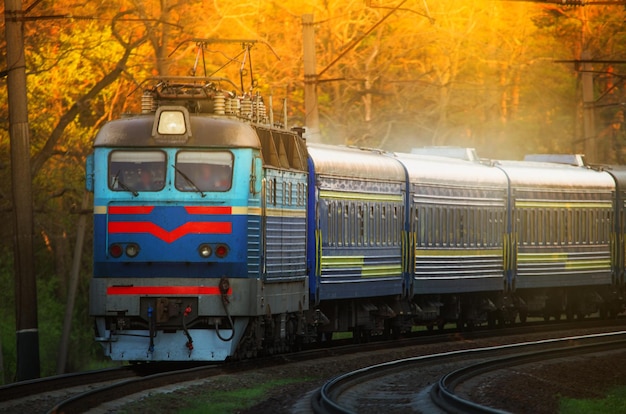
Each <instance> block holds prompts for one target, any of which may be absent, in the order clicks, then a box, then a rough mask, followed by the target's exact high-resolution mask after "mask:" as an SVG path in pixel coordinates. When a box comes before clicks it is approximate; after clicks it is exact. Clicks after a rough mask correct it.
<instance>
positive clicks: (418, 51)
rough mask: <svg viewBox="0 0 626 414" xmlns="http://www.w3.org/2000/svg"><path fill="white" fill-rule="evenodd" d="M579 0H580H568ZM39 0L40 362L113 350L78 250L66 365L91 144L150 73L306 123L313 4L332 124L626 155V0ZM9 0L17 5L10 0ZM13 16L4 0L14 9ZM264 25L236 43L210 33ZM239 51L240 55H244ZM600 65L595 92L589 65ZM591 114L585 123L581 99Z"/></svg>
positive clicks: (6, 217)
mask: <svg viewBox="0 0 626 414" xmlns="http://www.w3.org/2000/svg"><path fill="white" fill-rule="evenodd" d="M572 3H573V2H572ZM611 3H612V2H611V1H602V2H594V1H592V0H589V1H581V2H578V4H580V5H577V6H574V5H563V4H562V3H561V2H560V1H552V2H549V1H537V2H532V1H500V0H474V1H461V0H438V1H433V0H347V1H345V0H323V1H322V0H283V1H280V2H277V1H273V0H238V1H233V0H185V1H181V0H159V1H156V0H107V1H101V0H100V1H84V0H56V1H52V0H32V1H30V2H23V11H24V15H23V16H24V18H23V33H24V43H25V47H24V54H25V61H26V75H27V95H28V113H29V118H28V119H29V131H30V153H31V160H30V167H31V171H32V177H33V184H32V185H33V214H34V239H33V240H34V257H33V258H32V260H33V262H34V264H35V273H36V281H37V308H38V324H39V335H40V338H39V341H40V360H41V375H42V376H48V375H54V374H56V373H60V372H75V371H82V370H87V369H93V368H96V367H100V366H103V365H105V364H106V361H104V360H103V358H102V356H101V354H100V350H99V347H98V346H97V345H96V344H95V343H94V341H93V338H92V336H93V328H92V321H91V320H90V318H89V316H88V303H87V299H88V290H89V280H90V274H91V264H90V262H91V252H90V250H91V236H90V227H89V225H88V226H87V231H86V239H85V243H84V248H83V249H82V254H81V255H80V257H79V258H80V272H79V273H80V279H79V283H78V289H77V292H76V301H75V306H74V309H73V318H72V325H71V335H70V341H69V354H68V358H67V361H66V362H65V363H64V364H63V366H61V367H59V366H57V356H58V352H59V346H60V337H61V332H62V330H63V323H64V322H63V319H64V314H65V305H66V303H68V288H69V284H70V283H69V281H70V270H71V267H72V260H73V259H74V248H75V246H76V242H77V236H78V234H79V226H78V222H79V218H80V217H86V218H87V223H88V224H89V223H90V221H91V210H90V207H91V204H90V198H89V196H90V195H89V194H88V193H87V192H86V191H85V178H84V175H85V159H86V157H87V155H88V154H89V153H90V152H91V150H92V140H93V138H94V136H95V133H96V131H97V130H98V129H99V128H100V127H101V126H102V125H103V124H104V123H105V122H107V121H108V120H111V119H114V118H117V117H120V116H122V115H123V114H124V113H128V112H138V111H139V110H140V105H141V92H142V89H141V88H142V84H143V82H144V81H145V80H146V79H148V78H150V77H155V76H164V75H175V76H205V75H207V76H223V77H229V78H233V79H235V80H237V81H238V80H239V79H240V76H242V77H243V76H245V78H246V82H247V84H250V83H253V84H254V85H255V86H256V88H257V89H258V90H260V91H261V93H262V94H263V95H265V96H268V95H271V96H272V97H273V102H274V105H275V106H276V108H274V110H275V111H277V112H278V111H282V106H283V104H282V102H286V108H287V114H288V119H289V125H290V126H304V125H305V119H306V112H305V95H304V88H305V76H304V68H303V16H305V15H310V16H312V18H313V28H314V33H315V37H314V43H315V68H316V74H317V76H315V79H314V82H315V88H316V90H317V99H318V109H319V140H321V141H322V142H325V143H330V144H346V145H356V146H364V147H373V148H383V149H386V150H391V151H405V152H406V151H410V149H411V148H413V147H419V146H424V145H458V146H464V147H473V148H475V149H476V150H477V152H478V154H479V155H480V157H482V158H492V159H498V158H500V159H502V158H507V159H520V158H522V157H523V156H524V154H527V153H545V152H552V153H554V152H559V153H583V152H584V151H585V149H589V148H593V151H594V155H593V157H591V159H588V161H590V162H593V163H601V164H624V163H626V134H625V127H624V115H623V105H624V103H626V89H625V88H624V79H625V78H624V76H625V75H622V74H621V71H622V70H625V72H626V25H625V23H624V22H625V19H626V9H625V7H624V4H623V3H624V2H621V1H617V0H616V1H615V2H614V4H611ZM1 7H2V8H3V12H4V5H2V6H1ZM3 15H4V13H3ZM2 26H3V27H2V29H1V33H2V37H1V38H0V47H2V49H4V53H2V54H1V55H0V61H1V62H0V73H1V74H2V77H1V78H0V97H1V99H0V220H2V222H4V223H5V224H6V225H3V226H1V227H0V237H1V239H2V240H3V241H4V242H3V243H2V244H0V283H1V286H2V287H3V289H2V290H1V291H0V309H1V311H2V315H3V316H2V318H0V349H1V353H0V356H1V358H0V370H1V371H2V377H1V378H0V384H5V383H10V382H12V381H14V380H15V371H16V366H15V365H16V341H15V331H16V321H15V313H16V309H15V298H14V283H15V281H14V271H13V243H12V240H13V238H14V235H13V205H12V189H11V173H12V169H11V158H10V136H9V130H10V125H9V115H8V114H9V108H8V97H7V94H8V91H7V82H6V78H7V74H6V73H7V70H8V69H10V68H8V67H7V65H8V62H7V61H6V36H4V33H5V30H4V26H5V22H4V21H3V22H2ZM218 38H219V39H250V40H254V41H255V42H256V43H255V44H254V48H253V52H252V55H251V56H250V57H245V59H246V60H245V61H244V55H242V54H241V45H237V43H236V42H235V43H233V44H230V45H228V46H227V47H225V48H224V47H222V46H221V45H218V44H217V43H208V45H207V46H206V47H205V48H203V49H202V53H200V50H201V49H199V47H198V41H197V39H218ZM242 68H243V71H242V72H240V70H241V69H242ZM585 74H586V75H591V76H592V78H591V79H593V96H592V97H591V99H588V100H587V101H583V99H582V96H583V93H582V92H583V91H582V80H583V77H584V76H585ZM585 110H590V112H591V113H592V115H593V118H592V119H593V129H592V134H591V136H586V135H585V133H584V132H583V131H584V129H585V128H584V125H583V111H585Z"/></svg>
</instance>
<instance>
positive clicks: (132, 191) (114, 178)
mask: <svg viewBox="0 0 626 414" xmlns="http://www.w3.org/2000/svg"><path fill="white" fill-rule="evenodd" d="M120 171H121V170H117V174H115V177H113V185H115V183H118V184H119V186H120V187H122V190H125V191H128V192H129V193H131V194H132V195H133V196H135V197H137V196H138V195H139V193H138V192H137V191H135V190H133V189H132V188H130V187H129V186H127V185H126V184H124V182H123V181H122V180H120V179H119V175H120Z"/></svg>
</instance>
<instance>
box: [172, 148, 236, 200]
mask: <svg viewBox="0 0 626 414" xmlns="http://www.w3.org/2000/svg"><path fill="white" fill-rule="evenodd" d="M175 167H176V189H177V190H180V191H228V190H230V187H231V185H232V178H233V154H232V153H230V152H228V151H202V152H200V151H180V152H179V153H178V154H177V155H176V166H175Z"/></svg>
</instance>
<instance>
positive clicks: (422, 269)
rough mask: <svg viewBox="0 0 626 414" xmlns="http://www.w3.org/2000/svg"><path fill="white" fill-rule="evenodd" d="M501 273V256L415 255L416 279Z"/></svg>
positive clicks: (499, 274) (473, 276)
mask: <svg viewBox="0 0 626 414" xmlns="http://www.w3.org/2000/svg"><path fill="white" fill-rule="evenodd" d="M502 275H503V262H502V256H501V255H500V256H491V255H490V256H476V255H448V256H417V257H416V259H415V277H416V278H418V279H422V278H424V279H433V278H439V277H446V278H462V277H468V278H480V277H494V276H500V277H501V276H502Z"/></svg>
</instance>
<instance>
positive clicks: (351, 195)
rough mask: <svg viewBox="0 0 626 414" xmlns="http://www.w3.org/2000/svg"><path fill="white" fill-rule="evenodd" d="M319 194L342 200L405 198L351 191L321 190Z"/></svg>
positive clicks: (395, 199)
mask: <svg viewBox="0 0 626 414" xmlns="http://www.w3.org/2000/svg"><path fill="white" fill-rule="evenodd" d="M319 195H320V197H322V198H334V199H342V200H366V201H393V202H398V203H399V202H402V200H403V197H402V195H395V194H375V193H358V192H349V191H332V190H320V192H319Z"/></svg>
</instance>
